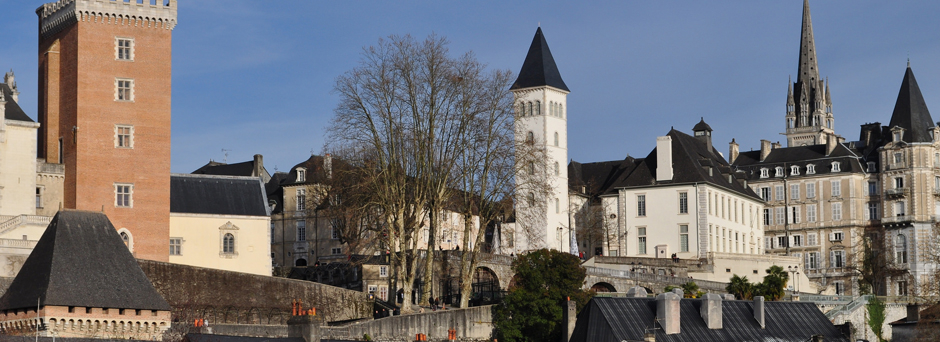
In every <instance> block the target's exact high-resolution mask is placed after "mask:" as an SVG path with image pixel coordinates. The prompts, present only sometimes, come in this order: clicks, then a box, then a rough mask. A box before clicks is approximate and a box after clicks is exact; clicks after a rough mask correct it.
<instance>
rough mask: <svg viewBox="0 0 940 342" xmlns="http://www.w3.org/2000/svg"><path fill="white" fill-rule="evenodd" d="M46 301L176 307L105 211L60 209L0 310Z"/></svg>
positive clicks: (95, 305) (75, 303)
mask: <svg viewBox="0 0 940 342" xmlns="http://www.w3.org/2000/svg"><path fill="white" fill-rule="evenodd" d="M37 298H39V302H40V305H43V306H44V305H56V306H81V307H96V308H122V309H144V310H170V305H169V304H167V302H166V300H164V299H163V297H161V296H160V294H159V293H157V291H156V290H155V289H154V288H153V284H152V283H151V282H150V280H149V279H147V276H146V275H144V271H142V270H141V269H140V266H139V265H138V264H137V260H136V259H134V256H133V255H131V253H130V251H128V249H127V246H125V245H124V242H123V241H122V240H121V236H120V235H118V232H117V231H116V230H115V229H114V226H113V225H111V221H110V220H108V217H107V216H105V215H104V214H103V213H99V212H91V211H78V210H63V211H59V213H57V214H56V216H55V217H53V218H52V222H50V223H49V226H48V227H47V228H46V231H45V233H43V234H42V237H41V238H40V239H39V242H38V243H37V244H36V247H35V248H33V251H32V253H30V255H29V257H28V258H27V259H26V262H25V263H24V264H23V268H22V269H21V270H20V272H19V273H18V274H17V275H16V278H15V279H13V283H12V284H10V288H9V289H7V291H6V293H4V294H3V297H0V310H12V309H23V308H35V307H36V304H37V302H36V299H37Z"/></svg>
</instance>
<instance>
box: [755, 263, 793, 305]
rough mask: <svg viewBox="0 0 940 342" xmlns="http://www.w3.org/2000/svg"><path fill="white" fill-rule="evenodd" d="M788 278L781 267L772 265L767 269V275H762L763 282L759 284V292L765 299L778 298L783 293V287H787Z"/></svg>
mask: <svg viewBox="0 0 940 342" xmlns="http://www.w3.org/2000/svg"><path fill="white" fill-rule="evenodd" d="M789 280H790V276H789V274H787V272H786V271H784V270H783V267H780V266H777V265H773V266H770V268H768V269H767V275H766V276H764V282H763V284H761V285H762V286H761V292H762V293H761V294H762V295H763V296H764V297H765V298H766V299H767V300H780V299H781V298H783V295H784V288H786V287H787V281H789Z"/></svg>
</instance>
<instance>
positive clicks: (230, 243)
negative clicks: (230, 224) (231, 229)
mask: <svg viewBox="0 0 940 342" xmlns="http://www.w3.org/2000/svg"><path fill="white" fill-rule="evenodd" d="M222 253H235V235H232V233H226V234H225V237H224V238H222Z"/></svg>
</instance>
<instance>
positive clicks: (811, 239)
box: [806, 233, 816, 246]
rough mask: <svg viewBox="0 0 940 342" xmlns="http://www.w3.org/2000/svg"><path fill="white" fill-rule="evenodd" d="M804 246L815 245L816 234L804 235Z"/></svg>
mask: <svg viewBox="0 0 940 342" xmlns="http://www.w3.org/2000/svg"><path fill="white" fill-rule="evenodd" d="M806 245H807V246H815V245H816V233H812V234H806Z"/></svg>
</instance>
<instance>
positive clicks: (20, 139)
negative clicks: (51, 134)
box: [0, 120, 39, 215]
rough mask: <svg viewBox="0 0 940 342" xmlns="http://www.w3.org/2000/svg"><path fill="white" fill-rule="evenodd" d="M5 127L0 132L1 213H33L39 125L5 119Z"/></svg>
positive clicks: (34, 208)
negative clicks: (0, 137)
mask: <svg viewBox="0 0 940 342" xmlns="http://www.w3.org/2000/svg"><path fill="white" fill-rule="evenodd" d="M5 126H6V130H5V131H3V132H0V135H2V137H3V138H2V139H0V187H2V188H0V215H34V214H35V213H36V131H37V129H38V128H39V124H38V123H35V122H24V121H15V120H6V125H5Z"/></svg>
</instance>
